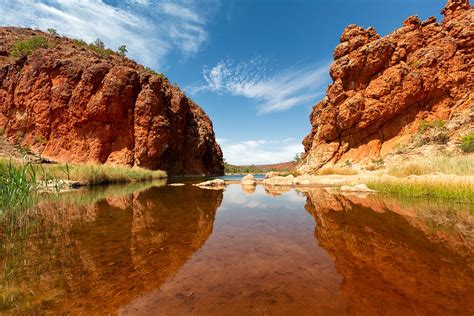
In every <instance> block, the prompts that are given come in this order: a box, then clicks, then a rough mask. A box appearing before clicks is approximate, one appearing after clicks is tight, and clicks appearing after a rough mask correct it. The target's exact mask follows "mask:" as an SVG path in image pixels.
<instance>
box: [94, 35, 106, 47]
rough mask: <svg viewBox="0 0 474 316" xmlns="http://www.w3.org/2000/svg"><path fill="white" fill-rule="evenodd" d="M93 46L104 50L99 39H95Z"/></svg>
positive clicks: (102, 43)
mask: <svg viewBox="0 0 474 316" xmlns="http://www.w3.org/2000/svg"><path fill="white" fill-rule="evenodd" d="M93 44H94V46H97V47H99V48H102V49H105V44H104V42H102V40H101V39H100V38H98V39H96V40H95V41H94V43H93Z"/></svg>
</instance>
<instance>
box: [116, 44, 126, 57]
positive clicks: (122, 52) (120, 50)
mask: <svg viewBox="0 0 474 316" xmlns="http://www.w3.org/2000/svg"><path fill="white" fill-rule="evenodd" d="M117 51H118V53H119V55H120V56H125V54H126V53H127V52H128V50H127V46H125V45H120V47H119V48H118V50H117Z"/></svg>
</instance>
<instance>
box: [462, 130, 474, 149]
mask: <svg viewBox="0 0 474 316" xmlns="http://www.w3.org/2000/svg"><path fill="white" fill-rule="evenodd" d="M460 147H461V149H462V151H464V152H465V153H473V152H474V133H470V134H468V135H466V136H464V137H462V138H461V146H460Z"/></svg>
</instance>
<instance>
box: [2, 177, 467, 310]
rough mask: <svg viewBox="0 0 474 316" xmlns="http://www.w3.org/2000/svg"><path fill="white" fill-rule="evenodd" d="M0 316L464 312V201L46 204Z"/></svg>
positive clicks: (11, 246) (69, 200)
mask: <svg viewBox="0 0 474 316" xmlns="http://www.w3.org/2000/svg"><path fill="white" fill-rule="evenodd" d="M39 208H40V210H41V215H40V218H39V219H37V220H35V221H33V222H32V223H31V224H30V227H27V228H25V229H24V231H23V232H20V233H19V234H17V236H15V237H12V238H6V239H4V240H2V247H1V250H0V264H1V269H2V270H1V276H2V283H1V288H0V312H1V313H11V314H44V313H55V314H56V313H57V314H67V313H68V314H83V315H91V314H120V315H183V314H194V315H288V314H297V315H472V314H473V313H474V216H473V215H472V210H471V211H470V210H469V208H472V207H471V206H459V205H457V206H456V205H444V204H436V203H430V202H423V201H399V200H394V199H391V198H388V197H378V196H354V195H346V196H344V195H337V194H331V193H328V192H327V191H326V190H324V189H316V188H315V189H306V190H304V191H298V190H294V189H281V188H280V189H278V190H275V189H269V188H264V187H262V186H258V187H257V188H256V189H252V188H242V187H241V186H240V185H229V186H228V187H227V188H226V189H225V190H224V191H223V190H207V189H200V188H197V187H194V186H191V185H189V184H187V185H185V186H182V187H174V186H166V185H165V184H164V183H156V182H155V183H141V184H130V185H125V186H111V187H104V188H96V189H93V190H80V191H76V192H70V193H65V194H61V195H60V196H59V197H51V196H45V197H44V198H43V199H42V201H41V203H40V206H39Z"/></svg>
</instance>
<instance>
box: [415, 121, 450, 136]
mask: <svg viewBox="0 0 474 316" xmlns="http://www.w3.org/2000/svg"><path fill="white" fill-rule="evenodd" d="M445 125H446V121H444V120H433V121H425V120H422V121H421V122H420V125H419V126H418V133H420V134H423V133H424V132H426V131H427V130H430V129H437V130H442V129H444V127H445Z"/></svg>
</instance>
